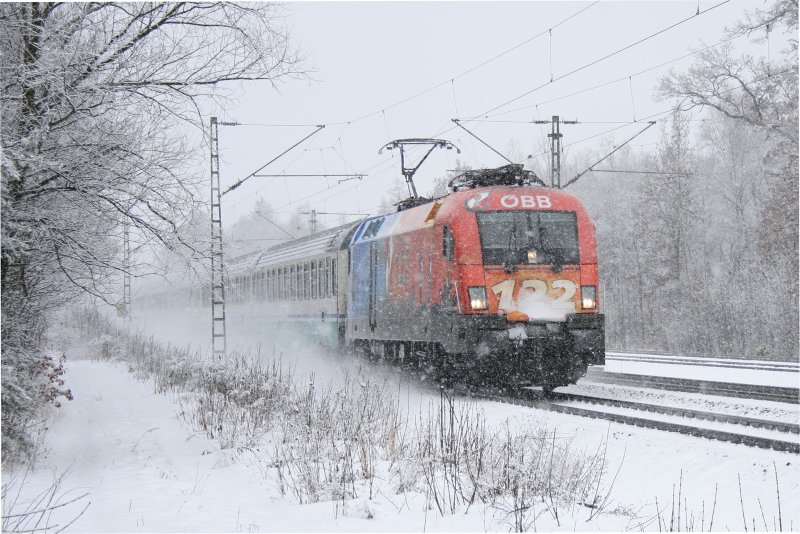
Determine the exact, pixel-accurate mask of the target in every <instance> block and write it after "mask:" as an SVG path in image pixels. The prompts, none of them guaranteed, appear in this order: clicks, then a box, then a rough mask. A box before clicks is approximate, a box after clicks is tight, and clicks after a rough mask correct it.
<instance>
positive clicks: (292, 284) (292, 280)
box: [289, 265, 297, 300]
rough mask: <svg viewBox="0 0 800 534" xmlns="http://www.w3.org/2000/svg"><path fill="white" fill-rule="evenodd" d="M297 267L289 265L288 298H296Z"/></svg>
mask: <svg viewBox="0 0 800 534" xmlns="http://www.w3.org/2000/svg"><path fill="white" fill-rule="evenodd" d="M296 270H297V269H296V268H295V266H294V265H292V266H291V267H289V300H294V299H295V298H297V276H296V275H297V273H296V272H295V271H296Z"/></svg>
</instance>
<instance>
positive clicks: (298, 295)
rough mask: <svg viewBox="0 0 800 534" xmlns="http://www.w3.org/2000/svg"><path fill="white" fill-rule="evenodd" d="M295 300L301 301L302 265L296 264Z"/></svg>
mask: <svg viewBox="0 0 800 534" xmlns="http://www.w3.org/2000/svg"><path fill="white" fill-rule="evenodd" d="M296 276H297V300H303V264H302V263H298V264H297V275H296Z"/></svg>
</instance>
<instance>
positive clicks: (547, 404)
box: [468, 389, 800, 454]
mask: <svg viewBox="0 0 800 534" xmlns="http://www.w3.org/2000/svg"><path fill="white" fill-rule="evenodd" d="M468 395H469V396H470V397H473V398H480V399H484V400H493V401H496V402H503V403H507V404H516V405H519V406H527V407H530V408H536V409H540V410H547V411H551V412H557V413H563V414H568V415H577V416H580V417H588V418H591V419H603V420H606V421H612V422H615V423H622V424H626V425H632V426H637V427H640V428H651V429H655V430H663V431H667V432H676V433H679V434H685V435H689V436H696V437H702V438H706V439H713V440H717V441H725V442H729V443H738V444H742V445H748V446H750V447H759V448H762V449H773V450H776V451H783V452H792V453H795V454H800V439H797V438H795V439H794V440H783V439H774V438H769V437H763V436H752V435H748V434H740V433H736V432H729V431H726V430H716V429H711V428H703V427H702V426H692V425H685V424H678V423H674V422H668V421H659V420H657V419H650V418H645V417H635V416H632V415H627V414H620V413H611V412H607V411H598V410H596V409H594V410H593V409H587V408H581V407H577V406H573V405H570V404H565V403H572V402H577V403H586V404H593V405H604V406H613V407H617V408H625V409H631V410H637V411H642V412H651V413H653V412H655V413H659V414H663V415H670V416H680V417H684V418H690V419H696V420H705V421H715V422H721V423H727V424H733V425H741V426H744V427H751V428H765V429H769V430H775V431H778V432H781V433H786V434H788V436H787V438H790V437H792V436H796V435H798V434H800V425H795V424H792V423H782V422H779V421H769V420H763V419H754V418H749V417H739V416H731V415H725V414H717V413H711V412H702V411H698V410H687V409H684V408H672V407H668V406H657V405H652V404H642V403H637V402H632V401H620V400H611V399H603V398H599V397H587V396H583V395H573V394H566V393H556V394H554V397H553V398H552V399H551V400H544V399H543V398H542V397H541V394H540V393H539V392H538V391H533V390H527V389H523V390H519V391H517V392H514V393H512V394H510V395H498V394H493V393H485V392H480V391H471V392H469V393H468Z"/></svg>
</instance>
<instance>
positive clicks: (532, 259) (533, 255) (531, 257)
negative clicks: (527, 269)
mask: <svg viewBox="0 0 800 534" xmlns="http://www.w3.org/2000/svg"><path fill="white" fill-rule="evenodd" d="M528 263H539V251H538V250H536V249H535V248H532V249H531V250H529V251H528Z"/></svg>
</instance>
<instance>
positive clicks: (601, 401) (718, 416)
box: [553, 392, 800, 434]
mask: <svg viewBox="0 0 800 534" xmlns="http://www.w3.org/2000/svg"><path fill="white" fill-rule="evenodd" d="M553 398H554V399H555V400H564V401H570V402H583V403H587V404H594V405H601V406H614V407H616V408H626V409H630V410H639V411H643V412H652V413H658V414H663V415H673V416H677V417H686V418H688V419H703V420H705V421H715V422H718V423H727V424H731V425H741V426H747V427H752V428H765V429H767V430H776V431H778V432H786V433H790V434H800V425H798V424H795V423H785V422H783V421H774V420H770V419H758V418H754V417H743V416H741V415H732V414H723V413H716V412H705V411H702V410H690V409H688V408H681V407H678V406H660V405H657V404H646V403H641V402H635V401H627V400H620V399H606V398H603V397H594V396H591V395H580V394H575V393H559V392H556V393H554V394H553Z"/></svg>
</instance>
